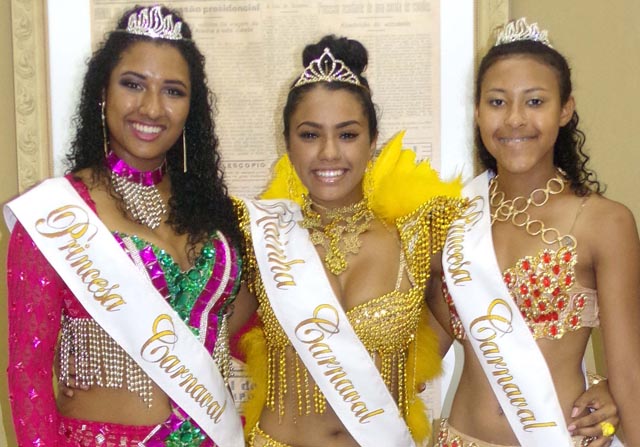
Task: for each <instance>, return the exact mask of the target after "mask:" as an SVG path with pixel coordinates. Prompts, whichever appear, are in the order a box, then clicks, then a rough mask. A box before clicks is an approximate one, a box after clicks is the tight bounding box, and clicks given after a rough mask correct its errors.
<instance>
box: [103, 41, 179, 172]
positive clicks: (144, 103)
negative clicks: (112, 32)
mask: <svg viewBox="0 0 640 447" xmlns="http://www.w3.org/2000/svg"><path fill="white" fill-rule="evenodd" d="M190 99H191V82H190V77H189V68H188V66H187V62H186V61H185V59H184V58H183V57H182V55H181V54H180V52H179V51H178V50H177V49H176V48H174V47H172V46H170V45H167V44H162V43H153V42H137V43H134V44H133V45H131V46H130V47H129V48H127V49H126V50H125V51H124V52H123V53H122V57H121V59H120V62H119V63H118V64H117V65H116V66H115V68H114V69H113V71H112V72H111V76H110V78H109V85H108V87H107V91H106V110H105V115H106V119H107V127H108V129H109V146H110V148H111V150H113V151H114V152H115V153H116V155H118V156H119V157H120V158H121V159H122V160H124V161H125V162H127V163H128V164H129V165H130V166H132V167H134V168H137V169H139V170H142V171H148V170H151V169H154V168H157V167H158V166H160V165H161V164H162V162H163V161H164V158H165V155H166V153H167V151H168V150H169V149H170V148H171V147H172V146H173V145H174V143H175V142H176V141H177V140H178V138H180V137H181V135H182V129H183V127H184V124H185V122H186V120H187V116H188V115H189V103H190Z"/></svg>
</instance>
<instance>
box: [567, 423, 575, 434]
mask: <svg viewBox="0 0 640 447" xmlns="http://www.w3.org/2000/svg"><path fill="white" fill-rule="evenodd" d="M575 429H576V426H575V425H573V424H571V425H569V426H568V427H567V430H569V432H570V433H571V434H572V435H573V431H574V430H575Z"/></svg>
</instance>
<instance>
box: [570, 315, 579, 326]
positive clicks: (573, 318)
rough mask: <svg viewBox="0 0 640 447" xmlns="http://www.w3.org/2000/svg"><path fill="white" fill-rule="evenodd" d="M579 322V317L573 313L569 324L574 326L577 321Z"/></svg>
mask: <svg viewBox="0 0 640 447" xmlns="http://www.w3.org/2000/svg"><path fill="white" fill-rule="evenodd" d="M579 322H580V319H579V318H578V316H577V315H574V316H573V317H571V319H570V320H569V323H570V324H571V326H573V327H576V326H577V325H578V323H579Z"/></svg>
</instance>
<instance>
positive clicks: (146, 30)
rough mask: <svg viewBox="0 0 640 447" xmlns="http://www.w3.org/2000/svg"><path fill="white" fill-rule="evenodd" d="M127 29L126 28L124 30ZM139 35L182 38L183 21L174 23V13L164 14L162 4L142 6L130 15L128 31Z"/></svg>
mask: <svg viewBox="0 0 640 447" xmlns="http://www.w3.org/2000/svg"><path fill="white" fill-rule="evenodd" d="M122 31H125V30H122ZM125 32H127V33H129V34H135V35H137V36H147V37H151V38H152V39H168V40H182V39H183V38H182V22H181V21H176V22H175V23H173V15H171V14H167V15H166V16H163V15H162V9H161V6H153V7H151V8H142V9H141V10H140V11H138V12H137V13H135V12H134V13H132V14H131V15H130V16H129V23H128V24H127V29H126V31H125Z"/></svg>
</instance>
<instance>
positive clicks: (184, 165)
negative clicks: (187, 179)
mask: <svg viewBox="0 0 640 447" xmlns="http://www.w3.org/2000/svg"><path fill="white" fill-rule="evenodd" d="M186 134H187V128H186V127H183V128H182V173H183V174H186V173H187V136H186Z"/></svg>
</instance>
